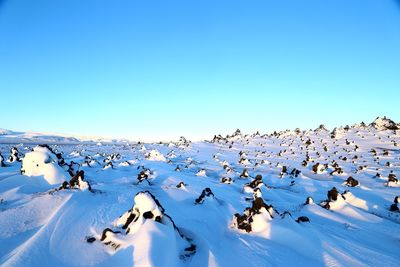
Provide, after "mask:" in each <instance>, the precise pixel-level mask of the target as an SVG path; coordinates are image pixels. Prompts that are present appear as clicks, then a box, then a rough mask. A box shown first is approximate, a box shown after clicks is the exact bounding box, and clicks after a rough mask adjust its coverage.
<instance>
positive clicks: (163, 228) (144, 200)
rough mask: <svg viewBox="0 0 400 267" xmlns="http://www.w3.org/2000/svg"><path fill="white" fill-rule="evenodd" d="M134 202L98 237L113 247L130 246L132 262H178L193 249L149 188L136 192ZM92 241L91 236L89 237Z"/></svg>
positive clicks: (166, 263) (166, 264) (139, 263)
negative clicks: (112, 225) (113, 227)
mask: <svg viewBox="0 0 400 267" xmlns="http://www.w3.org/2000/svg"><path fill="white" fill-rule="evenodd" d="M134 201H135V205H134V206H133V207H132V208H131V209H130V210H128V211H127V212H125V213H124V214H123V215H122V216H121V217H120V218H118V219H117V220H116V221H115V224H114V226H115V227H118V228H117V230H115V229H114V230H111V229H110V228H106V229H105V230H104V231H103V233H102V235H101V239H100V241H101V242H103V243H104V244H106V245H109V246H111V247H112V248H113V249H114V250H117V249H119V248H127V247H129V246H132V247H133V250H134V253H133V254H134V255H133V265H134V266H178V265H179V262H180V261H182V260H185V259H186V258H188V257H190V256H191V255H192V254H193V253H195V248H196V247H195V245H194V244H192V243H190V241H189V239H188V238H186V237H185V236H184V235H183V234H182V233H181V232H180V230H179V229H178V228H177V227H176V225H175V223H174V221H173V220H172V219H171V217H170V216H168V215H167V214H166V213H165V209H164V208H163V207H162V206H161V204H160V202H159V201H158V200H157V199H156V198H155V197H154V196H153V195H152V194H151V193H150V192H148V191H144V192H139V193H137V194H136V196H135V198H134ZM90 241H91V240H90Z"/></svg>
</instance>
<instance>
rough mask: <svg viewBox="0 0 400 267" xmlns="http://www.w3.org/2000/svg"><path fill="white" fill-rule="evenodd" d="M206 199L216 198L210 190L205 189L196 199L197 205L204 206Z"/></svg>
mask: <svg viewBox="0 0 400 267" xmlns="http://www.w3.org/2000/svg"><path fill="white" fill-rule="evenodd" d="M206 198H214V193H213V192H212V191H211V189H210V188H208V187H207V188H204V189H203V191H202V192H201V194H200V196H199V197H198V198H196V200H195V204H203V202H204V200H205V199H206Z"/></svg>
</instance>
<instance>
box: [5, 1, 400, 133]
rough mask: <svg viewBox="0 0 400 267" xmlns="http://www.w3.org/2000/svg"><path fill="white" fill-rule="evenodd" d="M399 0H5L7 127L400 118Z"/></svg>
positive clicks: (108, 128) (212, 126) (103, 129)
mask: <svg viewBox="0 0 400 267" xmlns="http://www.w3.org/2000/svg"><path fill="white" fill-rule="evenodd" d="M399 97H400V3H399V1H394V0H390V1H389V0H379V1H377V0H337V1H323V0H307V1H296V0H292V1H288V0H280V1H272V0H271V1H268V0H263V1H257V0H254V1H232V0H231V1H217V0H202V1H200V0H198V1H156V0H153V1H103V0H97V1H93V0H92V1H89V0H87V1H82V0H80V1H78V0H57V1H54V0H37V1H29V0H13V1H11V0H5V1H1V0H0V99H1V101H0V106H1V110H2V116H1V119H0V122H1V124H0V127H1V128H8V129H13V130H32V131H47V132H60V133H69V134H81V135H99V136H114V137H128V138H132V139H138V140H160V139H163V140H167V139H170V138H176V137H179V136H180V135H184V136H187V137H189V138H192V139H199V138H210V137H212V135H213V134H215V133H223V134H227V133H231V132H233V131H234V130H235V129H236V128H240V129H242V130H243V131H244V132H254V131H256V130H260V131H261V132H271V131H274V130H283V129H287V128H290V129H294V128H296V127H300V128H303V129H308V128H315V127H317V126H318V125H319V124H320V123H325V124H326V125H327V126H328V127H334V126H338V125H343V124H352V123H356V122H360V121H365V122H370V121H372V120H373V119H374V118H375V117H376V116H383V115H387V116H389V117H391V118H392V119H394V120H396V121H400V107H399V104H398V103H399Z"/></svg>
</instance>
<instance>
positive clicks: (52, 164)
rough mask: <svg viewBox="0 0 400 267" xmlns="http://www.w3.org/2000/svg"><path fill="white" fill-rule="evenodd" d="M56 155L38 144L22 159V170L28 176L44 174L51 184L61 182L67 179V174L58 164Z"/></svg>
mask: <svg viewBox="0 0 400 267" xmlns="http://www.w3.org/2000/svg"><path fill="white" fill-rule="evenodd" d="M57 162H58V160H57V158H56V157H55V155H54V154H53V153H52V152H51V151H50V150H49V149H47V148H45V147H40V146H36V147H35V148H34V149H33V151H32V152H28V153H26V154H25V157H24V158H23V159H22V167H21V172H22V173H23V174H24V175H26V176H42V175H43V176H44V179H46V181H47V182H48V183H49V184H59V183H62V182H63V181H65V180H66V179H67V176H68V175H67V174H66V172H65V171H64V169H63V168H61V167H60V166H59V165H58V163H57Z"/></svg>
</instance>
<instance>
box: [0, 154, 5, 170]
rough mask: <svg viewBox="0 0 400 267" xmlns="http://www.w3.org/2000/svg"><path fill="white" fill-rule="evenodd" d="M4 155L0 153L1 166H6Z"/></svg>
mask: <svg viewBox="0 0 400 267" xmlns="http://www.w3.org/2000/svg"><path fill="white" fill-rule="evenodd" d="M5 166H6V165H5V164H4V158H3V155H1V153H0V167H5Z"/></svg>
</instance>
